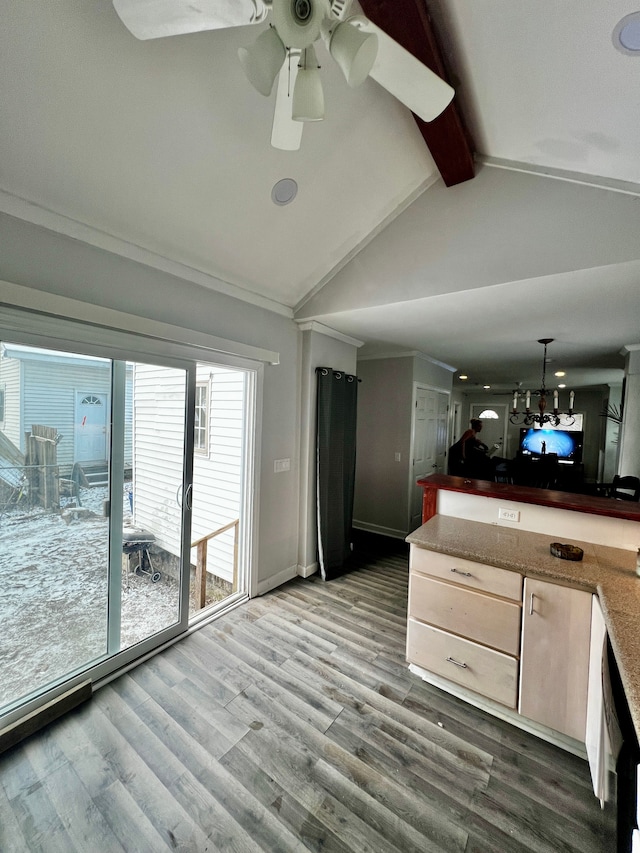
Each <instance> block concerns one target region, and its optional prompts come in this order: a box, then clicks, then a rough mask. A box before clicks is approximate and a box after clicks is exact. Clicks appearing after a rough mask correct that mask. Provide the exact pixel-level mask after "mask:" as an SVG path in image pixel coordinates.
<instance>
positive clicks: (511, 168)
mask: <svg viewBox="0 0 640 853" xmlns="http://www.w3.org/2000/svg"><path fill="white" fill-rule="evenodd" d="M476 161H477V162H478V163H481V164H482V165H483V166H490V167H491V168H493V169H505V170H506V171H508V172H524V173H525V174H527V175H537V176H539V177H541V178H551V179H552V180H556V181H566V182H567V183H570V184H581V185H582V186H585V187H594V188H595V189H599V190H609V191H610V192H616V193H623V194H624V195H634V196H640V184H636V183H633V182H632V181H620V180H617V179H616V178H605V177H603V176H601V175H588V174H587V173H585V172H571V171H569V170H567V169H556V168H553V167H551V166H538V165H536V164H535V163H522V162H519V161H518V160H503V159H502V158H501V157H489V156H486V155H484V154H477V155H476Z"/></svg>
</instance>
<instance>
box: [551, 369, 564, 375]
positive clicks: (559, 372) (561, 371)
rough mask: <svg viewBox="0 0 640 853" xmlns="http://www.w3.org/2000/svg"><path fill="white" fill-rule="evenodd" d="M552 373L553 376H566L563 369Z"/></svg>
mask: <svg viewBox="0 0 640 853" xmlns="http://www.w3.org/2000/svg"><path fill="white" fill-rule="evenodd" d="M553 375H554V376H566V375H567V374H566V373H565V372H564V370H556V372H555V373H554V374H553Z"/></svg>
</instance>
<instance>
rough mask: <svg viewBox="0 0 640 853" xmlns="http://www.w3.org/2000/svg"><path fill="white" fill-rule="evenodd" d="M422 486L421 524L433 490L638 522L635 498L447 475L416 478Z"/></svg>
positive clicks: (639, 506)
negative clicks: (514, 484)
mask: <svg viewBox="0 0 640 853" xmlns="http://www.w3.org/2000/svg"><path fill="white" fill-rule="evenodd" d="M416 482H417V484H418V486H422V488H423V499H422V523H423V524H424V523H425V522H426V521H428V520H429V519H430V518H433V516H434V515H435V514H436V502H437V493H438V491H439V490H440V489H443V490H445V491H449V492H466V493H467V494H470V495H481V496H482V497H485V498H498V499H501V500H511V501H520V502H521V503H528V504H535V505H537V506H548V507H552V508H554V509H569V510H573V511H574V512H587V513H591V515H603V516H606V517H607V518H625V519H627V520H629V521H640V503H636V502H635V501H624V500H622V501H621V500H615V499H614V498H600V497H596V496H594V495H580V494H573V493H572V492H556V491H554V490H553V489H534V488H532V487H530V486H512V485H510V484H509V483H493V482H490V481H488V480H468V479H466V478H465V477H451V476H449V475H448V474H429V476H428V477H423V478H421V479H420V480H417V481H416Z"/></svg>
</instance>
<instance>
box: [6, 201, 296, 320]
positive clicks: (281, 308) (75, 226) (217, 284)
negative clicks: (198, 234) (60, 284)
mask: <svg viewBox="0 0 640 853" xmlns="http://www.w3.org/2000/svg"><path fill="white" fill-rule="evenodd" d="M0 213H6V214H7V215H8V216H13V217H14V218H16V219H22V220H23V221H25V222H30V223H31V224H32V225H38V226H40V227H41V228H45V229H47V230H48V231H53V232H54V233H56V234H61V235H62V236H64V237H70V238H71V239H73V240H79V241H81V242H82V243H87V244H88V245H89V246H94V247H95V248H97V249H103V250H104V251H106V252H111V253H112V254H114V255H119V256H120V257H123V258H127V259H128V260H130V261H134V262H135V263H139V264H144V266H147V267H152V268H153V269H156V270H158V271H160V272H164V273H168V274H169V275H173V276H176V277H177V278H181V279H184V280H185V281H191V282H193V283H194V284H198V285H200V286H201V287H206V288H207V290H213V291H215V292H216V293H223V294H224V295H225V296H231V297H233V299H239V300H240V301H242V302H248V303H249V304H251V305H255V306H256V307H258V308H264V309H265V310H266V311H271V312H272V313H274V314H280V315H281V316H283V317H288V318H289V319H293V309H292V308H289V307H288V306H286V305H283V304H282V303H280V302H276V301H275V300H274V299H269V298H268V297H266V296H260V295H259V294H258V293H254V292H253V291H251V290H246V289H245V288H244V287H242V286H241V285H238V284H232V283H231V282H228V281H224V280H223V279H221V278H217V277H216V276H214V275H211V274H210V273H206V272H203V271H202V270H199V269H196V268H195V267H191V266H189V265H188V264H184V263H182V262H180V261H174V260H172V259H171V258H167V257H165V256H164V255H159V254H158V253H157V252H152V251H151V250H149V249H145V248H144V247H143V246H138V245H137V244H136V243H130V242H129V241H127V240H123V239H121V238H120V237H114V236H113V234H109V233H108V232H107V231H101V230H100V229H99V228H94V227H93V226H92V225H85V224H84V223H83V222H79V221H78V220H76V219H71V218H70V217H69V216H64V215H63V214H61V213H56V212H55V211H53V210H48V209H47V208H45V207H41V206H40V205H39V204H36V203H35V202H31V201H28V200H27V199H24V198H21V197H20V196H17V195H13V194H12V193H8V192H6V191H5V190H2V189H0Z"/></svg>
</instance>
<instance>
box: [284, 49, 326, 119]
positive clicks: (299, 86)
mask: <svg viewBox="0 0 640 853" xmlns="http://www.w3.org/2000/svg"><path fill="white" fill-rule="evenodd" d="M298 67H299V69H300V70H299V71H298V76H297V77H296V82H295V83H294V85H293V105H292V110H291V118H292V119H293V120H294V121H322V119H323V118H324V93H323V91H322V83H321V81H320V73H319V71H318V60H317V59H316V52H315V50H314V49H313V47H305V48H304V50H303V51H302V56H301V59H300V65H299V66H298Z"/></svg>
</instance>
